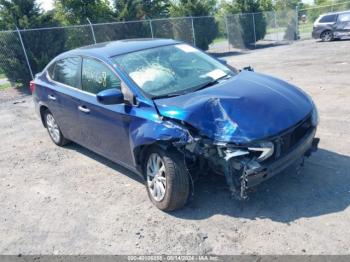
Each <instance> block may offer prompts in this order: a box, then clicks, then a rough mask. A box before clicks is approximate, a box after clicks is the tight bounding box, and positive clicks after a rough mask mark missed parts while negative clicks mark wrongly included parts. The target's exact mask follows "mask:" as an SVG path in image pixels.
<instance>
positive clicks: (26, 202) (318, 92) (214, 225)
mask: <svg viewBox="0 0 350 262" xmlns="http://www.w3.org/2000/svg"><path fill="white" fill-rule="evenodd" d="M229 61H230V63H231V64H232V65H234V66H236V67H238V68H241V67H243V66H247V65H251V66H253V67H254V68H255V70H256V71H259V72H263V73H267V74H272V75H275V76H277V77H280V78H283V79H285V80H287V81H290V82H292V83H295V84H296V85H298V86H300V87H302V88H303V89H304V90H306V91H307V92H308V93H309V94H310V95H311V96H312V97H313V98H314V100H315V102H316V104H317V106H318V108H319V113H320V118H321V123H320V127H319V130H318V136H319V137H320V138H321V143H320V150H319V151H318V152H317V153H316V154H315V155H313V156H312V157H311V158H310V159H308V160H307V161H306V164H305V167H304V168H303V170H302V173H301V174H300V175H298V174H296V172H294V171H293V170H290V171H288V172H285V173H284V174H281V175H280V176H277V177H274V178H272V179H271V180H269V181H267V182H266V183H264V184H262V185H260V186H259V187H258V190H257V191H256V192H254V193H252V194H251V195H250V200H249V201H248V202H246V203H245V204H244V205H243V206H240V205H239V204H238V203H237V202H235V201H233V200H231V199H230V198H229V192H228V190H227V189H226V184H225V182H224V180H223V179H217V180H214V179H212V178H208V179H205V180H202V181H200V182H199V183H198V184H197V186H196V194H195V199H194V201H193V202H192V203H191V204H190V205H189V206H188V207H186V208H185V209H183V210H180V211H177V212H173V213H170V214H167V213H163V212H161V211H159V210H158V209H157V208H155V207H154V206H153V205H152V204H151V202H150V201H149V200H148V197H147V194H146V189H145V188H144V185H143V184H142V181H140V180H139V179H138V178H137V176H136V175H134V174H132V173H130V172H128V171H127V170H125V169H123V168H121V167H120V166H118V165H116V164H113V163H111V162H110V161H108V160H106V159H104V158H102V157H100V156H98V155H96V154H94V153H92V152H90V151H88V150H86V149H84V148H82V147H80V146H78V145H74V144H72V145H69V146H67V147H65V148H60V147H57V146H55V145H54V144H53V143H52V142H51V141H50V138H49V136H48V134H47V132H46V130H45V129H44V128H43V127H42V125H41V123H40V121H39V119H38V118H37V117H36V115H35V114H34V106H33V103H32V100H31V97H29V96H27V95H21V94H20V93H19V94H16V93H15V91H13V90H12V91H1V92H0V120H1V121H0V145H1V146H0V253H1V254H349V250H350V208H349V204H350V41H337V42H332V43H319V42H316V41H302V42H298V43H294V44H292V45H286V46H277V47H270V48H265V49H259V50H255V51H249V52H244V54H240V53H235V55H234V56H230V57H229Z"/></svg>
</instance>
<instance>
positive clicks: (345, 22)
mask: <svg viewBox="0 0 350 262" xmlns="http://www.w3.org/2000/svg"><path fill="white" fill-rule="evenodd" d="M335 36H336V37H344V36H350V12H348V13H343V14H339V15H338V20H337V29H336V33H335Z"/></svg>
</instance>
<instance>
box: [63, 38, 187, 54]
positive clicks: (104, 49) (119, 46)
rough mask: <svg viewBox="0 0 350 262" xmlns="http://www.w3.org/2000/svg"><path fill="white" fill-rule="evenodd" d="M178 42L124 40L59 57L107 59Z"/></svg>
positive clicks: (167, 40)
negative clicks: (79, 56) (74, 56)
mask: <svg viewBox="0 0 350 262" xmlns="http://www.w3.org/2000/svg"><path fill="white" fill-rule="evenodd" d="M178 43H180V42H179V41H176V40H173V39H161V38H140V39H124V40H117V41H112V42H104V43H98V44H94V45H89V46H83V47H79V48H76V49H73V50H70V51H67V52H65V53H63V54H61V55H60V56H59V57H62V56H64V57H67V56H70V55H90V56H96V57H101V58H109V57H113V56H117V55H121V54H126V53H130V52H135V51H140V50H144V49H148V48H154V47H159V46H165V45H172V44H178Z"/></svg>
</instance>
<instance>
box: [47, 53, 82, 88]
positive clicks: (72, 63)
mask: <svg viewBox="0 0 350 262" xmlns="http://www.w3.org/2000/svg"><path fill="white" fill-rule="evenodd" d="M80 65H81V58H79V57H69V58H65V59H62V60H59V61H57V62H56V63H55V65H54V67H53V65H52V66H50V68H49V74H50V77H51V78H52V79H53V80H55V81H57V82H60V83H62V84H65V85H68V86H71V87H75V88H79V87H80V85H79V75H80ZM51 67H53V68H51Z"/></svg>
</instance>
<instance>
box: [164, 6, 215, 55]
mask: <svg viewBox="0 0 350 262" xmlns="http://www.w3.org/2000/svg"><path fill="white" fill-rule="evenodd" d="M215 10H216V1H215V0H179V1H173V2H171V6H170V8H169V14H170V16H172V17H184V16H193V17H199V18H193V27H194V38H195V39H194V40H195V44H196V46H197V47H199V48H201V49H203V50H207V49H208V48H209V44H210V43H211V42H212V41H213V40H214V39H215V37H216V36H217V34H218V25H217V23H216V21H215V19H214V18H212V17H204V16H209V15H213V14H214V12H215ZM201 16H202V17H201ZM174 22H175V24H174V28H173V30H174V35H175V37H176V38H180V39H183V38H185V39H186V37H187V38H188V35H190V36H192V32H191V30H192V27H191V26H192V25H191V23H192V21H191V20H190V19H180V20H174Z"/></svg>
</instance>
